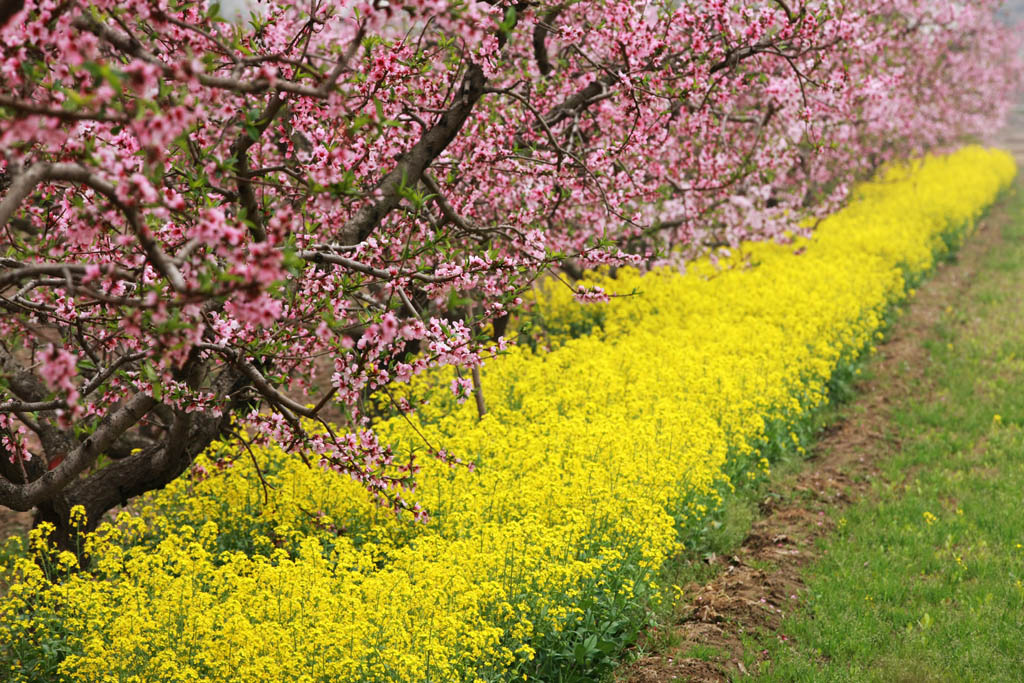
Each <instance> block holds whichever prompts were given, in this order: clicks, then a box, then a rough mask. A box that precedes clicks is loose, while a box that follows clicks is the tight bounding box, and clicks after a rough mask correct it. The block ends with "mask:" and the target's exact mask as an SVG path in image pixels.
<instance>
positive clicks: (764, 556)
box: [616, 205, 1008, 683]
mask: <svg viewBox="0 0 1024 683" xmlns="http://www.w3.org/2000/svg"><path fill="white" fill-rule="evenodd" d="M1007 220H1008V213H1007V211H1006V209H1005V208H1004V207H1003V206H1002V205H997V206H996V207H994V209H993V211H992V214H991V215H990V216H989V217H988V218H986V219H985V220H984V221H982V223H981V224H980V225H979V227H978V230H977V232H976V233H975V234H974V235H973V236H972V237H971V238H970V239H968V241H967V242H966V244H965V245H964V246H963V247H962V248H961V250H960V252H959V255H958V259H957V261H956V262H954V263H949V264H942V265H940V266H939V267H938V269H937V270H936V272H935V273H933V275H932V278H931V279H930V281H929V282H927V283H926V284H925V286H924V287H922V288H921V290H920V292H919V293H918V294H917V297H916V299H915V300H914V301H912V302H911V303H910V305H909V306H908V308H907V310H906V314H905V315H904V316H903V318H902V319H901V320H899V321H898V322H897V323H896V324H895V325H894V327H893V329H892V330H891V333H890V337H889V339H888V340H887V342H886V343H884V344H882V345H881V346H879V348H878V358H876V360H875V362H874V363H873V370H872V378H871V379H868V380H865V381H863V382H862V383H861V384H860V386H859V387H858V397H857V398H856V399H855V400H854V401H853V402H851V403H850V404H849V405H847V406H846V407H845V409H844V411H843V418H842V419H841V420H840V421H839V422H837V423H836V424H833V425H831V426H830V427H828V428H827V429H826V430H824V432H823V433H822V434H821V435H820V436H819V439H818V442H817V445H816V447H815V449H814V453H813V454H812V458H811V460H810V462H809V463H808V465H807V467H805V468H803V469H802V471H800V472H799V473H797V474H794V475H791V476H789V477H787V478H784V479H782V480H780V481H779V482H777V483H776V484H774V486H773V491H772V494H771V495H768V496H767V497H766V498H765V499H764V500H763V501H762V502H761V505H760V512H761V514H762V517H761V519H759V520H757V521H756V522H754V524H753V526H752V528H751V530H750V533H749V534H748V535H747V537H746V539H745V540H744V541H743V543H742V545H741V546H740V547H739V548H738V549H737V550H736V551H735V553H734V554H733V555H731V556H730V557H716V558H713V559H712V560H711V562H712V563H714V564H717V565H718V567H719V569H720V571H719V573H718V574H717V576H716V577H715V578H714V579H713V580H711V581H710V582H708V583H706V584H704V585H698V584H695V583H693V584H690V585H688V586H685V587H684V592H683V598H682V599H681V600H680V601H679V603H678V604H677V605H676V608H675V611H674V613H673V615H674V618H673V620H672V623H670V624H668V625H666V626H664V627H662V630H663V631H665V632H660V633H655V634H648V635H647V636H646V638H645V640H644V641H642V642H641V645H642V646H643V647H644V648H645V649H646V648H649V647H651V646H652V644H653V643H665V642H667V643H671V645H670V646H668V647H664V648H662V649H660V650H656V651H655V652H654V653H653V654H650V655H648V656H644V657H642V658H640V659H637V660H636V661H634V662H632V663H631V664H629V665H628V666H626V667H624V668H623V669H622V670H621V671H620V672H619V673H618V675H617V676H616V679H617V680H619V681H629V682H630V683H660V682H661V681H673V680H680V681H727V680H730V679H731V678H732V677H734V676H736V675H744V674H746V673H747V672H748V671H747V664H745V663H744V662H747V663H749V662H750V659H749V657H750V653H749V652H745V644H744V635H745V634H751V633H757V632H761V633H769V634H770V633H773V632H777V631H778V629H779V626H780V624H781V621H782V619H783V617H784V616H785V614H786V613H787V612H788V611H790V610H792V609H794V608H795V607H797V606H798V605H799V601H800V595H801V591H802V590H803V588H804V583H803V581H802V579H801V569H802V567H804V565H806V564H808V563H809V562H810V561H811V560H813V559H815V557H817V555H818V553H821V552H827V551H824V550H821V549H819V548H818V547H817V544H816V543H815V541H816V540H817V539H819V538H820V537H822V536H823V535H825V534H827V533H829V532H830V531H831V530H832V528H833V526H834V524H835V522H834V521H833V518H834V515H832V514H831V513H833V512H834V511H835V510H836V509H837V508H842V507H844V506H846V505H848V504H850V503H851V502H853V501H855V500H858V499H861V498H862V497H864V496H865V495H868V494H869V493H870V491H871V487H872V481H873V479H874V478H875V477H876V476H877V474H878V468H877V464H878V463H879V462H880V461H881V459H883V458H885V457H886V456H887V455H888V454H891V453H894V452H896V451H897V450H898V449H899V448H900V444H899V442H898V440H897V437H896V436H895V429H894V428H893V427H892V425H891V424H890V415H891V410H892V407H893V406H894V405H895V404H897V403H898V402H899V401H900V400H901V399H902V398H905V397H906V396H908V395H909V394H910V393H911V392H914V391H920V390H921V387H922V386H927V378H926V377H925V373H926V371H927V361H928V355H927V351H926V349H925V347H924V345H923V341H924V339H925V338H926V337H927V336H928V335H929V334H930V333H931V330H932V329H933V327H934V326H935V324H936V323H937V322H938V321H939V320H940V319H941V317H942V315H943V311H944V309H945V308H946V307H947V306H948V305H950V304H951V303H952V304H954V305H955V302H956V301H957V299H958V295H960V294H961V293H963V292H964V291H966V289H967V288H968V287H969V286H970V284H971V283H972V281H973V280H974V278H975V277H976V275H977V273H978V271H979V269H980V268H981V267H982V263H983V259H984V257H985V255H986V254H987V253H989V252H990V251H992V250H993V249H997V248H999V246H1000V244H1001V243H1002V241H1003V236H1002V233H1003V231H1002V227H1003V225H1004V224H1005V222H1006V221H1007ZM778 637H780V638H784V636H782V635H779V636H778ZM745 653H746V655H747V657H746V658H745V657H744V654H745Z"/></svg>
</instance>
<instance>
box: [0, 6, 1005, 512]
mask: <svg viewBox="0 0 1024 683" xmlns="http://www.w3.org/2000/svg"><path fill="white" fill-rule="evenodd" d="M259 4H260V10H259V11H258V12H256V13H255V14H252V15H251V17H248V19H247V20H245V21H243V20H242V19H244V18H245V17H244V16H243V14H245V13H244V12H243V10H242V9H239V8H240V7H241V5H240V4H239V3H235V4H234V5H232V7H233V8H234V9H231V10H230V12H231V13H233V14H232V17H234V19H236V22H235V23H228V22H223V21H212V20H211V19H210V18H208V17H206V16H205V15H204V14H203V13H204V12H205V11H207V7H208V4H207V3H177V4H173V5H172V4H170V3H168V2H166V0H119V1H118V2H114V1H113V0H90V1H88V2H83V3H72V4H67V3H60V2H57V1H56V0H26V1H25V2H24V6H23V8H22V9H21V10H20V11H19V12H18V13H16V14H15V15H13V16H12V17H9V18H8V19H7V20H6V23H5V24H3V25H2V26H0V118H2V119H3V123H4V125H3V126H0V228H2V230H0V254H8V255H10V256H9V257H5V258H2V259H0V304H2V305H3V307H4V311H5V314H4V319H3V320H2V321H0V336H2V337H3V338H4V339H5V340H10V341H11V342H12V344H11V346H12V347H14V346H18V347H19V348H23V349H25V350H26V354H25V357H24V358H14V359H13V360H12V361H11V362H15V361H17V362H26V363H27V362H30V359H31V358H32V357H33V356H35V357H38V358H39V359H40V363H39V364H38V367H37V368H36V372H37V374H38V376H39V377H40V378H41V379H42V381H43V382H44V384H45V386H46V387H47V388H48V389H49V390H50V391H52V392H54V400H55V401H57V402H58V403H59V404H60V405H59V406H58V410H66V409H68V408H72V407H73V408H74V410H76V411H80V412H81V415H80V416H81V417H83V418H87V419H91V420H93V424H95V423H96V418H99V417H102V416H104V415H107V414H109V413H110V412H111V411H112V410H115V409H116V408H117V407H118V406H120V405H121V404H122V402H123V401H124V400H125V399H126V398H128V397H130V396H132V395H136V394H138V393H140V392H141V393H146V394H148V395H151V396H153V397H154V398H155V399H157V400H158V401H159V402H161V403H163V404H165V405H166V406H168V407H170V408H172V409H175V410H182V411H186V412H187V411H193V412H195V411H206V412H210V413H211V414H214V413H216V414H219V413H218V411H227V412H232V411H235V412H237V413H238V414H239V415H240V416H241V417H242V418H243V419H244V420H246V421H248V422H250V423H253V424H255V425H257V426H261V427H262V428H263V429H264V433H265V434H267V435H273V436H274V438H278V439H280V440H281V441H282V442H283V443H289V444H295V445H296V446H297V447H298V445H301V446H302V447H303V448H306V449H307V450H309V451H311V452H314V453H316V454H317V455H319V456H320V460H321V461H322V462H323V463H325V465H326V466H329V467H331V468H332V469H337V470H339V471H343V472H347V473H349V474H352V475H353V476H356V477H357V478H358V479H359V480H360V481H361V482H363V483H364V484H365V485H366V486H367V488H368V489H369V490H371V491H372V492H373V493H374V495H376V496H378V497H379V498H380V499H381V500H386V501H388V502H389V504H394V505H396V506H397V507H399V508H401V509H405V508H408V509H412V508H411V506H410V505H407V504H406V503H404V502H403V499H402V495H401V490H402V489H403V487H406V486H411V485H412V479H411V477H412V475H413V474H414V467H413V465H412V464H411V461H408V462H406V463H405V464H403V462H404V461H403V458H398V457H397V456H396V455H395V454H394V453H392V452H391V451H390V450H389V449H388V448H387V446H386V445H382V444H380V443H378V442H377V441H376V437H375V436H374V435H373V432H372V424H371V422H372V419H371V416H372V410H371V405H376V406H378V409H379V406H380V404H381V403H383V404H384V405H386V406H389V407H388V408H387V410H394V411H396V412H397V413H403V412H406V411H408V410H412V409H414V408H415V406H414V405H411V404H410V403H409V402H408V401H405V400H404V399H403V400H401V401H399V400H391V399H389V398H388V397H389V396H390V394H389V393H388V391H387V388H388V386H389V384H390V383H392V382H395V381H398V382H407V381H409V380H410V378H412V377H413V376H414V375H416V374H418V373H421V372H423V371H424V370H426V369H428V368H432V367H437V366H442V365H453V366H456V367H458V368H464V369H466V370H469V371H471V370H472V369H473V368H474V367H476V366H478V365H479V364H480V363H481V362H482V361H481V356H482V353H486V352H488V351H490V352H491V353H494V352H497V351H498V350H500V349H501V348H504V345H505V343H506V341H505V340H504V339H501V338H500V335H491V334H489V333H488V331H487V330H488V329H490V328H489V327H488V324H489V323H494V329H501V322H502V321H503V320H504V319H505V318H506V316H507V315H508V314H509V313H510V312H514V310H515V309H516V307H517V306H519V305H520V304H521V301H522V299H521V298H520V295H521V294H522V293H523V291H525V289H526V288H528V287H529V286H530V285H531V284H532V282H533V281H534V280H535V279H536V278H537V277H539V276H541V275H542V274H543V273H544V272H545V271H558V275H559V277H562V278H566V277H571V275H572V274H573V273H578V271H579V269H581V268H587V267H592V266H596V265H611V266H619V265H626V264H628V265H634V266H639V267H647V266H651V265H656V264H661V263H680V262H681V261H683V260H685V259H687V258H690V257H692V256H694V255H696V254H702V253H709V252H711V253H713V251H712V250H717V249H721V248H728V247H730V246H734V245H736V244H737V243H738V242H739V241H741V240H745V239H784V233H785V232H786V231H787V230H792V229H793V227H794V226H795V225H796V224H797V223H798V222H799V221H800V220H801V219H804V218H813V217H815V216H820V215H823V214H825V213H827V212H830V211H832V210H833V209H834V208H835V207H836V206H837V205H838V204H840V203H841V202H843V201H845V199H846V190H847V188H848V187H850V186H851V183H852V182H854V181H855V180H857V179H858V178H861V177H864V176H865V175H866V174H869V173H871V172H873V171H874V170H875V169H877V168H878V167H879V166H881V165H883V164H885V163H886V162H888V161H891V160H893V159H897V158H903V157H907V156H912V155H917V154H921V153H923V152H925V151H927V150H931V149H941V148H944V147H948V146H951V145H955V144H957V142H958V141H959V140H961V139H963V138H964V136H969V135H978V134H984V133H985V132H986V131H991V130H993V129H994V128H995V127H996V126H997V125H998V122H999V121H1000V120H1001V118H1002V117H1003V116H1004V115H1005V114H1006V112H1007V110H1008V107H1009V102H1010V99H1011V95H1012V93H1013V92H1014V90H1015V88H1016V86H1017V85H1018V84H1019V82H1020V73H1021V63H1020V60H1019V59H1018V58H1017V56H1016V55H1018V54H1019V51H1018V50H1017V42H1016V40H1017V39H1016V38H1015V37H1014V32H1013V31H1012V30H1010V29H1008V28H1006V27H1003V26H1001V25H1000V24H999V23H998V22H997V21H996V19H995V10H996V9H997V7H998V4H999V3H998V2H997V1H996V0H979V1H978V2H971V3H964V2H959V1H957V0H928V1H923V0H787V1H786V2H782V1H780V0H776V1H774V2H754V0H741V1H739V2H726V1H725V0H657V1H655V2H646V3H636V2H629V1H627V0H585V1H582V2H576V3H561V2H539V3H529V4H527V3H522V4H514V3H511V2H508V1H507V0H501V1H499V2H476V1H471V2H449V1H448V0H410V1H408V2H406V1H402V0H399V1H392V2H388V3H366V2H363V1H362V0H340V1H339V2H331V3H314V4H312V5H310V4H309V3H295V2H290V1H285V0H278V1H275V2H267V3H259ZM236 5H237V6H236ZM224 11H225V12H228V10H224ZM238 12H243V14H237V13H238ZM310 12H312V13H313V14H312V15H310V14H309V13H310ZM236 14H237V16H236ZM246 16H248V15H246ZM570 286H572V287H573V288H574V289H575V285H570ZM575 295H576V298H577V299H579V300H580V301H589V302H599V301H604V300H606V298H607V297H606V294H605V293H604V292H602V291H600V290H599V289H585V288H580V289H576V290H575ZM56 338H60V339H62V340H64V341H63V343H62V344H61V345H58V344H53V342H52V340H53V339H56ZM223 378H227V379H224V381H223V382H221V383H218V382H220V380H221V379H223ZM229 380H230V381H229ZM222 385H223V387H222ZM215 387H222V388H223V389H225V390H221V389H215ZM452 391H453V392H454V394H455V395H456V396H457V397H458V398H459V399H460V400H465V399H466V398H467V397H469V396H470V395H471V392H472V385H471V383H470V381H469V380H467V379H456V380H454V381H453V382H452ZM15 399H16V397H14V396H12V395H9V394H8V393H7V390H6V389H0V404H3V403H5V402H7V403H10V404H11V405H12V406H14V405H15V403H17V401H16V400H15ZM254 406H256V407H257V408H258V409H255V410H254V409H253V407H254ZM309 406H313V408H310V407H309ZM325 406H332V410H334V412H335V414H336V415H340V419H341V420H342V421H343V422H345V421H347V427H348V429H349V431H348V433H346V434H333V433H328V434H327V435H326V436H325V435H323V434H319V435H310V434H307V433H306V430H305V429H304V428H303V427H302V426H301V420H300V418H303V417H306V418H317V417H318V416H320V414H321V413H320V411H321V410H323V409H324V408H325ZM15 407H16V406H15ZM14 412H18V411H15V410H13V409H12V410H11V411H10V412H8V413H2V414H0V417H3V419H4V420H5V422H3V423H2V424H0V437H2V438H5V439H7V440H8V441H7V442H4V443H5V444H8V445H6V446H4V447H5V448H6V449H7V450H10V451H12V452H14V449H15V446H14V445H12V444H14V441H12V439H14V438H15V437H14V435H15V434H17V433H20V430H21V427H20V426H18V418H17V417H15V416H14ZM29 412H32V413H33V414H34V415H35V416H36V419H38V420H43V421H46V420H48V419H51V418H52V417H53V414H52V413H51V412H47V411H45V410H39V411H34V412H33V411H29ZM5 415H6V417H5ZM139 426H142V427H144V431H146V433H147V434H153V433H155V432H160V433H165V434H170V430H171V424H170V423H168V422H167V421H166V420H159V419H153V420H150V419H149V418H148V417H147V418H145V419H142V420H141V422H140V425H139ZM134 428H138V426H137V427H133V429H134ZM161 430H162V431H161ZM267 438H269V436H268V437H267ZM433 452H435V453H440V452H441V451H439V450H437V449H434V451H433ZM452 462H454V460H453V461H452ZM403 468H404V469H403ZM414 512H415V514H418V515H422V514H424V513H422V512H421V511H418V510H416V511H414Z"/></svg>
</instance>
